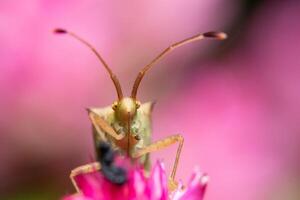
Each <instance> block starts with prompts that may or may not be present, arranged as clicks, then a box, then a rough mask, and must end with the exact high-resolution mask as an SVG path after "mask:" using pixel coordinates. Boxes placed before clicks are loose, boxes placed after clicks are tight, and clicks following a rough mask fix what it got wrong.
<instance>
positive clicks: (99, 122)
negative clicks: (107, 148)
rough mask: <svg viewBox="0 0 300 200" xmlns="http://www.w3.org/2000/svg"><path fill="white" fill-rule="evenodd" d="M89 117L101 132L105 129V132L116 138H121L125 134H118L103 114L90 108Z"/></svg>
mask: <svg viewBox="0 0 300 200" xmlns="http://www.w3.org/2000/svg"><path fill="white" fill-rule="evenodd" d="M88 112H89V113H88V114H89V118H90V119H91V121H92V124H93V126H94V127H95V129H96V131H97V132H98V133H99V132H101V130H102V131H104V132H105V133H107V134H109V135H110V136H112V137H113V138H114V139H116V140H121V139H122V138H123V137H124V136H125V135H121V134H118V133H117V132H116V131H115V130H114V129H113V128H112V127H111V126H110V125H109V124H108V123H107V122H106V121H105V120H104V119H103V118H102V117H101V116H99V115H98V114H96V113H94V112H93V111H91V110H89V109H88Z"/></svg>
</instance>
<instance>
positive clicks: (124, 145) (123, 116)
mask: <svg viewBox="0 0 300 200" xmlns="http://www.w3.org/2000/svg"><path fill="white" fill-rule="evenodd" d="M55 33H60V34H68V35H70V36H72V37H73V38H75V39H77V40H79V41H80V42H82V43H83V44H85V45H86V46H87V47H89V48H90V49H91V50H92V51H93V53H94V54H95V55H96V56H97V58H98V59H99V61H100V62H101V63H102V65H103V66H104V68H105V69H106V71H107V72H108V74H109V75H110V78H111V80H112V82H113V84H114V86H115V89H116V92H117V96H118V99H117V100H116V101H115V102H114V103H113V104H112V105H110V106H107V107H104V108H89V109H88V115H89V118H90V120H91V122H92V127H93V137H94V142H95V146H96V147H97V146H98V145H99V143H100V142H108V143H109V144H110V145H111V146H112V147H113V149H115V150H117V151H119V153H120V154H124V155H127V156H128V157H129V158H131V159H132V160H138V161H139V162H140V163H141V164H142V165H144V167H145V169H149V167H150V158H149V154H150V153H151V152H154V151H158V150H160V149H163V148H166V147H168V146H170V145H173V144H176V143H178V147H177V152H176V156H175V161H174V164H173V168H172V172H171V175H170V177H169V186H170V187H171V188H174V187H176V181H175V174H176V170H177V166H178V161H179V157H180V153H181V150H182V147H183V142H184V138H183V137H182V136H181V135H180V134H177V135H172V136H169V137H167V138H165V139H162V140H159V141H156V142H152V141H151V112H152V109H153V105H154V104H153V103H152V102H147V103H143V104H141V103H140V102H139V101H138V99H137V92H138V88H139V86H140V83H141V81H142V79H143V77H144V76H145V74H146V73H147V72H148V71H149V70H150V69H151V67H153V66H154V65H155V64H156V63H157V62H158V61H159V60H161V59H162V58H163V57H164V56H166V55H167V54H168V53H170V52H171V51H172V50H174V49H176V48H178V47H180V46H183V45H185V44H188V43H191V42H194V41H198V40H202V39H206V38H212V39H218V40H224V39H226V37H227V35H226V34H225V33H223V32H206V33H203V34H198V35H195V36H193V37H190V38H187V39H185V40H182V41H180V42H177V43H174V44H172V45H171V46H169V47H168V48H166V49H165V50H164V51H162V52H161V53H160V54H159V55H158V56H157V57H155V58H154V59H153V60H152V61H151V62H150V63H149V64H148V65H146V66H145V67H143V68H142V69H141V71H140V72H139V73H138V75H137V77H136V79H135V81H134V84H133V87H132V91H131V95H130V96H129V97H125V96H123V92H122V89H121V85H120V83H119V80H118V78H117V76H116V75H115V74H114V73H113V72H112V70H111V69H110V67H109V66H108V65H107V63H106V62H105V61H104V59H103V58H102V56H101V55H100V53H98V51H96V49H95V48H94V47H93V46H92V45H91V44H90V43H88V42H87V41H86V40H84V39H82V38H81V37H79V36H78V35H77V34H75V33H73V32H70V31H67V30H65V29H56V30H55ZM96 153H97V154H101V152H99V151H97V150H96ZM100 168H101V166H100V163H99V162H94V163H90V164H86V165H83V166H80V167H77V168H75V169H74V170H72V172H71V175H70V178H71V180H72V181H73V184H74V185H75V187H76V189H77V186H76V184H75V181H74V177H75V176H77V175H78V174H81V173H89V172H92V171H95V170H100Z"/></svg>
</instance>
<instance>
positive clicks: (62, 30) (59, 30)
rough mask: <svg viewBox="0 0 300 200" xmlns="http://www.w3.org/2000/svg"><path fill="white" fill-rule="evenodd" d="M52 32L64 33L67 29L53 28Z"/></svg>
mask: <svg viewBox="0 0 300 200" xmlns="http://www.w3.org/2000/svg"><path fill="white" fill-rule="evenodd" d="M53 32H54V33H57V34H65V33H67V31H66V30H65V29H62V28H56V29H54V31H53Z"/></svg>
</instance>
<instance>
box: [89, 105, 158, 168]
mask: <svg viewBox="0 0 300 200" xmlns="http://www.w3.org/2000/svg"><path fill="white" fill-rule="evenodd" d="M153 105H154V103H152V102H147V103H144V104H141V105H140V107H139V108H138V109H137V112H136V113H135V116H134V117H133V118H132V121H131V124H130V131H128V128H127V124H124V122H122V121H120V119H119V118H118V117H117V114H116V111H115V110H114V109H113V106H107V107H104V108H89V112H92V113H94V114H96V115H98V116H99V117H101V118H103V119H104V120H105V121H106V122H107V123H108V124H109V125H110V126H111V127H112V128H113V129H114V130H115V131H116V133H117V134H118V135H120V136H123V138H122V139H121V140H116V139H115V138H114V137H112V136H111V135H109V134H107V133H106V132H105V130H103V129H101V128H98V127H95V126H94V125H93V138H94V142H95V146H96V147H97V146H98V145H99V144H100V143H101V142H107V143H110V144H111V146H112V147H113V149H115V150H117V151H118V152H120V154H123V155H127V154H129V155H132V154H133V153H134V152H137V151H138V150H140V149H142V148H143V147H145V146H148V145H150V144H151V113H152V108H153ZM128 141H129V142H128ZM98 153H100V152H98V151H96V154H98ZM139 160H140V163H141V164H143V165H144V166H145V168H147V169H149V167H150V159H149V154H146V155H143V156H142V157H140V158H139Z"/></svg>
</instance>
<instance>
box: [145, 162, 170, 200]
mask: <svg viewBox="0 0 300 200" xmlns="http://www.w3.org/2000/svg"><path fill="white" fill-rule="evenodd" d="M148 192H150V194H149V196H150V197H151V198H150V199H151V200H167V199H168V188H167V177H166V173H165V169H164V166H163V164H162V163H161V162H156V164H155V166H154V168H153V170H152V172H151V175H150V178H149V182H148Z"/></svg>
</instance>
